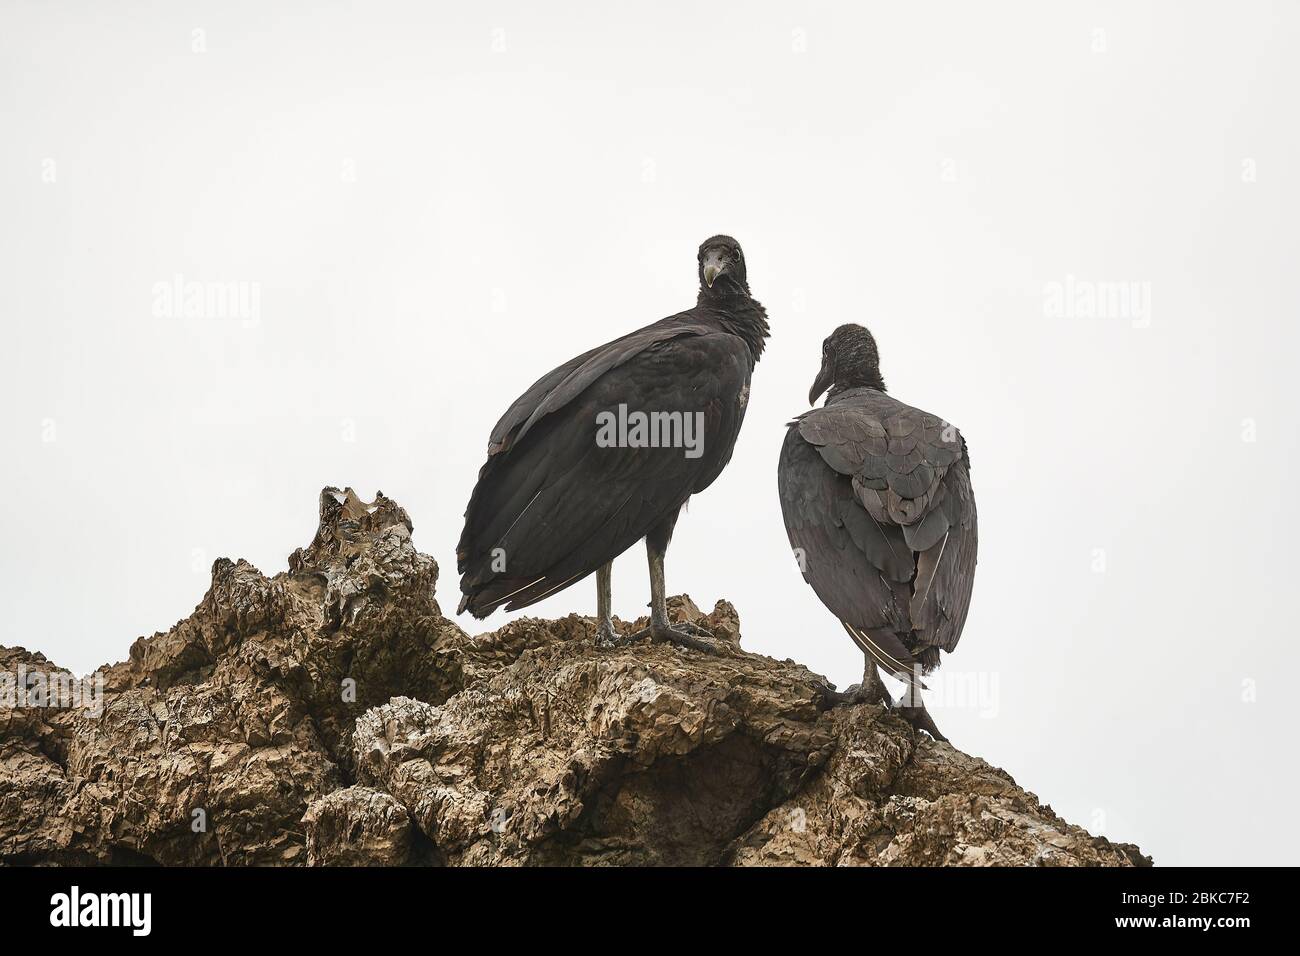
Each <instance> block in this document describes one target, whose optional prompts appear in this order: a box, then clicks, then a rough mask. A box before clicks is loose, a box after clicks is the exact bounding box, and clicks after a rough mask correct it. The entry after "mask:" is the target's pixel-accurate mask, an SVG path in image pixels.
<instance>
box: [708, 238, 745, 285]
mask: <svg viewBox="0 0 1300 956" xmlns="http://www.w3.org/2000/svg"><path fill="white" fill-rule="evenodd" d="M699 271H700V292H701V293H703V294H713V295H716V294H720V293H736V292H743V293H746V294H748V293H749V283H748V282H747V281H746V279H745V255H744V253H742V252H741V251H740V243H738V242H737V241H736V240H735V239H732V238H731V237H730V236H714V237H713V238H712V239H706V240H704V242H703V243H702V244H701V245H700V255H699Z"/></svg>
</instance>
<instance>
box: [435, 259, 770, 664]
mask: <svg viewBox="0 0 1300 956" xmlns="http://www.w3.org/2000/svg"><path fill="white" fill-rule="evenodd" d="M697 271H698V274H699V298H698V300H697V302H696V305H695V307H694V308H693V309H688V310H687V311H685V312H679V313H678V314H677V315H673V316H669V317H668V318H666V319H662V320H660V321H658V322H655V323H654V324H653V325H648V326H646V327H645V328H642V329H639V330H637V331H635V332H631V333H629V334H627V335H624V336H622V337H621V338H617V339H615V340H614V341H612V342H609V343H607V344H605V345H602V346H600V347H598V348H595V349H592V350H591V351H590V352H584V353H583V354H582V355H579V356H578V357H577V358H574V359H572V360H570V361H568V362H565V363H564V364H563V365H561V366H560V367H559V368H556V369H554V370H553V371H550V372H547V373H546V374H545V375H543V376H542V377H541V378H540V379H538V380H537V381H536V382H535V383H534V384H533V385H532V387H531V388H529V389H528V390H527V391H526V392H524V394H523V395H521V396H520V397H519V398H518V399H516V400H515V402H514V404H513V405H511V406H510V407H509V408H508V409H507V410H506V413H505V414H504V415H503V416H501V420H500V421H498V422H497V424H496V427H495V428H493V429H492V436H491V438H490V440H489V442H488V458H487V462H486V464H484V465H483V467H482V468H481V469H480V470H479V476H478V484H477V485H476V486H475V488H474V492H473V494H472V495H471V496H470V500H469V507H468V508H467V509H466V511H465V529H464V531H463V532H462V534H461V537H460V543H459V544H458V545H457V547H456V560H457V566H458V569H459V571H460V575H461V579H460V589H461V593H462V594H463V595H464V596H463V598H462V599H461V602H460V608H459V611H465V610H469V612H470V613H471V614H473V615H474V616H475V617H479V618H482V617H486V616H487V615H488V614H490V613H492V611H494V610H496V608H498V607H501V606H502V605H504V606H505V608H506V609H507V610H514V609H516V608H522V607H527V606H529V605H530V604H533V603H535V602H537V601H540V600H542V598H545V597H548V596H549V595H552V594H555V593H556V592H558V591H561V590H563V589H564V588H567V587H568V586H569V585H571V584H574V583H576V582H578V581H580V580H582V579H583V578H585V577H586V576H587V575H589V574H591V573H592V572H593V571H595V572H596V573H597V576H596V597H597V607H598V615H599V631H598V640H600V641H601V642H603V643H611V642H614V641H615V640H616V639H617V635H616V634H615V633H614V626H613V622H612V620H611V616H610V598H611V594H610V563H611V562H612V561H613V560H614V559H615V558H616V557H618V556H619V555H620V554H622V553H623V552H624V551H626V550H627V549H628V548H630V547H631V546H632V545H634V544H636V542H638V541H640V540H641V539H642V538H644V539H645V541H646V550H647V552H648V555H649V560H650V621H651V623H650V626H649V627H648V628H646V629H645V630H644V631H642V632H639V633H637V634H634V635H631V636H629V637H628V638H627V640H629V641H631V640H639V639H641V638H643V637H650V638H652V639H653V640H656V641H673V642H675V643H679V644H683V645H686V646H690V647H695V648H697V649H700V650H707V649H709V645H708V644H707V643H705V642H703V641H700V640H698V639H697V638H698V637H699V636H701V634H700V631H699V629H697V628H694V627H691V626H689V625H677V626H670V624H669V621H668V616H667V610H666V608H665V605H664V553H665V551H667V549H668V542H669V540H670V539H671V537H672V533H673V526H674V525H675V524H676V522H677V513H678V512H679V511H680V510H681V507H682V505H683V504H685V503H686V499H688V498H689V497H690V496H691V495H693V494H696V493H698V492H701V491H703V490H704V489H705V488H707V487H709V485H710V484H712V483H713V480H714V479H715V478H717V477H718V475H719V474H720V473H721V472H722V469H723V468H725V467H726V465H727V462H728V461H729V460H730V459H731V452H732V448H733V447H734V446H735V444H736V436H737V435H738V434H739V433H740V425H741V422H742V421H743V420H744V417H745V406H746V404H747V403H748V401H749V382H750V377H751V375H752V374H753V371H754V365H755V364H756V363H757V362H758V359H759V356H761V355H762V354H763V345H764V340H765V339H766V338H767V334H768V326H767V314H766V313H765V312H764V310H763V307H762V306H761V305H760V304H759V303H758V302H757V301H756V300H754V299H753V298H751V297H750V294H749V284H748V282H747V281H746V275H745V258H744V256H743V255H742V254H741V251H740V245H739V244H738V243H737V242H736V240H734V239H732V238H730V237H729V236H714V237H713V238H712V239H709V240H708V241H706V242H705V243H704V244H703V245H702V246H700V249H699V256H698V263H697Z"/></svg>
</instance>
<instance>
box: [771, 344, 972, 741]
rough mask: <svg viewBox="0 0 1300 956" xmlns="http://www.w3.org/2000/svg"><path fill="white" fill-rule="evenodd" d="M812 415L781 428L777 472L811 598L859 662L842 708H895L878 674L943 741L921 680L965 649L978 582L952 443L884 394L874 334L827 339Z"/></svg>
mask: <svg viewBox="0 0 1300 956" xmlns="http://www.w3.org/2000/svg"><path fill="white" fill-rule="evenodd" d="M827 388H829V389H830V394H829V395H828V396H827V398H826V403H825V405H823V406H822V407H821V408H814V409H813V410H812V411H808V412H805V413H804V414H802V415H800V416H799V417H798V418H796V419H795V420H794V421H793V422H791V423H790V425H789V427H788V431H787V432H786V436H785V443H784V445H783V446H782V448H781V459H780V463H779V465H778V467H777V486H778V489H779V491H780V495H781V511H782V514H783V515H784V517H785V527H786V532H787V533H788V534H789V536H790V545H791V547H793V548H794V549H795V557H796V559H797V560H798V562H799V566H800V568H801V570H802V571H803V576H804V580H806V581H807V582H808V583H809V584H810V585H812V589H813V590H814V591H815V592H816V593H817V596H818V597H819V598H821V601H822V603H823V604H825V605H826V607H827V609H829V610H830V612H831V613H832V614H834V615H835V616H836V617H837V618H839V620H840V623H841V624H843V625H844V629H845V631H847V632H848V634H849V636H850V637H851V638H852V639H853V642H854V643H855V644H857V646H858V647H859V648H860V649H861V650H862V652H863V654H864V655H865V656H866V666H865V669H864V671H863V679H862V684H861V685H859V689H858V690H857V691H856V692H855V693H854V694H852V695H848V697H847V698H846V699H850V700H860V699H872V700H880V701H882V702H884V703H887V704H888V703H890V701H889V695H888V693H887V692H886V690H885V687H884V684H883V682H882V681H881V679H880V674H879V672H878V671H877V670H876V668H877V666H879V667H883V668H884V669H885V670H886V671H887V672H888V673H890V674H891V675H894V676H896V677H897V678H898V679H900V680H902V681H904V682H905V683H906V686H907V693H906V694H905V695H904V697H903V700H902V701H901V702H900V703H899V704H898V705H896V709H897V710H898V712H899V713H900V714H901V715H902V716H903V717H905V718H907V719H908V720H910V721H911V722H912V723H913V725H915V726H917V727H920V728H921V729H923V730H926V731H927V732H928V733H930V734H931V735H932V736H933V737H935V738H936V739H940V740H942V739H944V738H943V736H942V735H941V734H940V733H939V730H938V728H937V727H935V725H934V721H933V720H932V719H931V718H930V715H929V714H928V713H927V712H926V710H925V704H924V702H923V701H922V700H921V695H920V693H919V689H918V688H919V687H924V684H922V683H921V680H920V675H922V674H928V673H929V672H930V671H932V670H933V669H934V668H935V667H937V666H938V664H939V651H940V650H944V651H952V650H953V648H955V647H956V646H957V641H958V640H959V639H960V638H961V630H962V626H963V625H964V624H965V622H966V611H967V609H968V608H969V607H970V596H971V585H972V583H973V581H974V577H975V548H976V531H975V495H974V493H973V492H972V490H971V483H970V457H969V455H967V453H966V442H965V439H963V438H962V436H961V433H960V432H958V431H957V429H956V428H954V427H953V426H952V425H949V424H948V423H947V422H946V421H944V420H943V419H942V418H940V417H939V416H938V415H931V414H930V413H928V412H923V411H921V410H919V409H916V408H913V407H911V406H910V405H905V404H903V403H902V402H900V401H898V399H896V398H893V397H891V396H889V395H887V394H886V393H885V382H884V380H883V379H882V378H881V377H880V356H879V354H878V353H877V351H876V342H875V339H873V338H872V336H871V333H870V332H868V331H867V330H866V329H864V328H863V327H862V326H860V325H842V326H840V327H839V328H838V329H836V330H835V331H834V332H832V333H831V335H830V337H829V338H827V339H826V341H825V343H824V344H823V349H822V365H821V371H820V372H819V373H818V374H817V380H816V381H815V382H814V383H813V387H812V391H811V392H810V393H809V395H808V403H809V404H810V405H811V404H814V403H815V402H816V401H817V398H818V396H820V395H821V394H822V392H824V391H826V389H827Z"/></svg>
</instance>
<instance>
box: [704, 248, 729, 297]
mask: <svg viewBox="0 0 1300 956" xmlns="http://www.w3.org/2000/svg"><path fill="white" fill-rule="evenodd" d="M726 271H727V261H726V259H724V258H723V254H722V253H721V252H710V253H709V254H708V255H707V256H705V257H704V284H705V285H706V286H708V287H709V288H710V289H712V288H713V281H714V280H715V279H717V278H718V276H720V275H722V273H724V272H726Z"/></svg>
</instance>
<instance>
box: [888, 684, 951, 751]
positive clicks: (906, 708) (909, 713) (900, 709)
mask: <svg viewBox="0 0 1300 956" xmlns="http://www.w3.org/2000/svg"><path fill="white" fill-rule="evenodd" d="M896 676H897V677H898V678H899V680H902V681H904V682H905V683H906V684H907V689H906V690H904V691H903V696H902V697H900V698H899V699H898V701H897V702H896V703H895V704H894V713H896V714H897V715H898V716H899V717H902V718H903V719H904V720H905V721H907V722H908V723H909V724H911V725H912V726H913V727H914V728H915V729H917V730H924V731H925V732H926V733H927V734H929V735H930V736H931V737H933V738H934V739H935V740H943V741H947V739H948V738H947V737H945V736H944V735H943V734H942V733H941V732H940V731H939V728H938V726H936V725H935V722H934V718H933V717H931V716H930V712H929V711H928V710H926V709H925V701H924V700H922V699H921V688H920V686H919V685H920V679H919V678H918V677H917V675H916V674H915V672H913V673H911V674H898V675H896Z"/></svg>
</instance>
